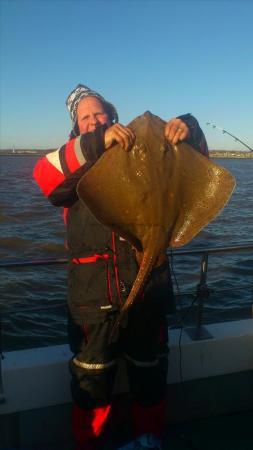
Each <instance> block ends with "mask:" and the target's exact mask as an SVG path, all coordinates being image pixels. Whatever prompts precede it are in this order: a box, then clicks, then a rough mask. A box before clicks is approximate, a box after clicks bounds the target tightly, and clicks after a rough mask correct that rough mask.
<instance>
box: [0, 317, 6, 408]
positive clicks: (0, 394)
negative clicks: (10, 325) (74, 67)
mask: <svg viewBox="0 0 253 450" xmlns="http://www.w3.org/2000/svg"><path fill="white" fill-rule="evenodd" d="M2 359H3V353H2V317H1V313H0V405H1V404H2V403H4V402H5V397H4V385H3V376H2Z"/></svg>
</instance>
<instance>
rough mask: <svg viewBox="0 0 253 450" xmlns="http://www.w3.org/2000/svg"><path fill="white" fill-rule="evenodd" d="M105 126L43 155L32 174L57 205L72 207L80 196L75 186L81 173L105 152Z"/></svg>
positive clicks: (51, 200)
mask: <svg viewBox="0 0 253 450" xmlns="http://www.w3.org/2000/svg"><path fill="white" fill-rule="evenodd" d="M104 132H105V128H104V127H99V128H98V129H97V130H96V131H95V132H94V133H86V134H84V135H81V136H78V137H76V138H74V139H71V140H70V141H68V142H67V143H66V144H65V145H63V146H62V147H60V148H59V149H58V150H56V151H54V152H52V153H48V154H47V155H46V156H44V157H43V158H41V159H40V160H39V161H38V162H37V164H36V166H35V168H34V171H33V176H34V178H35V180H36V182H37V183H38V185H39V186H40V188H41V190H42V191H43V193H44V194H45V196H46V197H48V199H49V200H50V202H51V203H52V204H53V205H54V206H64V207H69V206H71V205H73V204H74V203H75V202H76V201H77V199H78V197H77V193H76V186H77V183H78V181H79V180H80V178H81V177H82V175H83V174H84V173H85V172H86V171H87V170H88V169H89V168H90V167H91V166H92V165H93V164H94V163H95V162H96V161H97V160H98V158H99V157H100V156H101V155H102V153H103V152H104V150H105V148H104Z"/></svg>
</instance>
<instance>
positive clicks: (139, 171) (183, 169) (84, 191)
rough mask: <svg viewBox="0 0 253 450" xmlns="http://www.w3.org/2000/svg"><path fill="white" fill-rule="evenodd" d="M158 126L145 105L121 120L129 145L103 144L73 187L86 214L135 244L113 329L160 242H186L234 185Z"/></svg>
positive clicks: (158, 253)
mask: <svg viewBox="0 0 253 450" xmlns="http://www.w3.org/2000/svg"><path fill="white" fill-rule="evenodd" d="M165 127H167V125H166V123H165V122H164V121H163V120H161V119H160V118H159V117H157V116H154V115H153V114H151V113H150V112H146V113H144V114H143V115H142V116H139V117H137V118H136V119H135V120H133V121H132V122H131V123H130V124H129V125H128V128H129V129H130V130H132V132H133V133H134V135H135V137H136V138H135V143H134V144H133V147H132V149H131V151H128V152H126V151H124V150H123V149H122V148H121V147H120V146H119V145H115V146H114V147H112V148H111V149H109V150H107V151H106V152H105V153H104V154H103V155H102V156H101V157H100V159H99V160H98V161H97V162H96V163H95V165H94V166H93V167H92V168H91V169H90V170H89V171H88V172H87V173H86V174H85V175H84V176H83V177H82V178H81V180H80V181H79V183H78V187H77V193H78V196H79V198H80V199H81V200H82V201H83V202H84V203H85V204H86V205H87V206H88V208H89V209H90V211H91V212H92V214H93V215H94V216H95V217H96V218H97V219H98V220H99V221H100V222H101V223H102V224H104V225H106V226H108V227H109V228H111V229H112V230H114V231H115V232H116V233H118V234H119V235H120V236H122V237H123V238H125V239H126V240H128V241H129V242H130V243H131V244H132V245H133V246H134V248H135V251H136V257H137V261H138V263H139V272H138V274H137V277H136V280H135V282H134V284H133V287H132V290H131V292H130V294H129V296H128V299H127V301H126V303H125V304H124V306H123V308H122V311H121V314H120V316H119V320H118V322H117V324H116V327H115V330H116V328H117V326H118V325H119V324H120V323H121V322H122V319H123V316H124V315H125V313H126V312H127V310H128V308H129V307H130V306H131V305H132V303H133V302H134V301H135V299H136V298H137V297H138V294H140V292H141V290H142V289H143V286H144V283H145V282H146V280H147V277H148V275H149V273H150V271H151V270H152V268H153V267H154V266H156V265H159V264H161V262H162V261H163V260H164V259H165V258H166V249H167V247H181V246H183V245H185V244H187V243H188V242H189V241H191V239H193V238H194V237H195V236H196V235H197V234H198V233H199V231H200V230H201V229H202V228H203V227H204V226H205V225H207V224H208V223H209V222H210V221H211V220H212V219H214V218H215V217H216V215H217V214H218V213H219V212H220V211H221V209H222V208H223V207H224V205H225V204H226V203H227V201H228V199H229V198H230V195H231V193H232V191H233V189H234V186H235V180H234V178H233V177H232V175H231V174H230V173H229V172H228V171H227V170H226V169H224V168H222V167H220V166H218V165H217V164H214V163H213V162H211V161H210V160H209V159H207V158H205V157H204V156H202V155H201V154H200V153H198V152H196V151H195V150H194V149H193V148H192V147H190V146H189V145H188V144H186V143H184V142H178V143H177V145H173V144H172V143H169V141H168V140H167V139H166V138H165ZM166 129H167V128H166ZM108 173H109V174H110V176H108Z"/></svg>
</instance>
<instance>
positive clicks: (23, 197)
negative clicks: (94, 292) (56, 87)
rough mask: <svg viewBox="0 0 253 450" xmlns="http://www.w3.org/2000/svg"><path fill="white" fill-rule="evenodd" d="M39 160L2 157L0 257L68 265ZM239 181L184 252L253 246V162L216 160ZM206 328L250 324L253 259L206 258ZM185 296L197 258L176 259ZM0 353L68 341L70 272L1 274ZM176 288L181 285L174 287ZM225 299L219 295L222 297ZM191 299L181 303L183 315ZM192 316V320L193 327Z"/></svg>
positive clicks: (192, 286) (194, 278)
mask: <svg viewBox="0 0 253 450" xmlns="http://www.w3.org/2000/svg"><path fill="white" fill-rule="evenodd" d="M37 159H38V157H36V156H0V167H1V169H0V170H1V181H0V183H1V185H0V195H1V196H0V224H1V234H0V257H1V263H4V262H10V261H14V260H16V259H19V260H21V259H25V260H27V259H41V258H52V257H65V256H66V252H65V249H64V238H65V237H64V225H63V220H62V210H61V209H58V208H55V207H53V206H51V205H50V204H49V203H48V201H47V200H46V199H45V198H44V197H43V195H42V194H41V192H40V190H39V188H38V187H37V185H36V184H35V182H34V181H33V179H32V175H31V174H32V169H33V166H34V165H35V162H36V161H37ZM216 162H217V163H218V164H220V165H222V166H224V167H226V168H228V169H229V170H230V171H231V172H232V173H233V175H234V176H235V178H236V180H237V187H236V189H235V191H234V193H233V196H232V198H231V200H230V202H229V203H228V205H227V206H226V207H225V208H224V210H223V211H222V213H221V214H220V215H219V216H218V218H217V219H216V220H215V221H213V222H212V223H210V224H209V225H208V226H207V227H206V228H205V229H204V230H203V231H202V232H201V233H200V234H199V236H198V237H197V238H195V239H194V240H193V241H192V242H191V244H189V245H188V246H187V247H186V248H189V249H191V248H196V247H213V246H219V245H222V246H229V245H231V246H232V245H236V244H246V243H251V244H253V236H252V235H253V159H219V160H217V161H216ZM208 267H209V270H208V280H207V281H208V286H209V288H210V291H211V293H210V296H209V298H208V299H206V300H205V310H204V321H205V322H206V323H207V322H216V321H226V320H229V319H235V320H236V319H238V318H245V317H250V316H251V305H252V303H253V286H252V285H253V254H252V252H249V251H248V252H243V253H233V254H232V253H227V254H226V253H222V254H219V255H217V254H216V255H213V256H210V258H209V266H208ZM173 269H174V273H175V276H176V279H177V284H178V286H179V290H180V292H181V293H182V292H184V293H191V292H193V293H194V292H195V290H196V285H197V283H198V281H199V271H200V256H194V257H193V256H187V257H186V256H174V257H173ZM0 277H1V283H0V312H1V317H2V345H3V348H4V349H5V350H7V349H17V348H25V347H33V346H43V345H50V344H57V343H63V342H65V341H66V306H65V300H66V266H63V265H59V266H46V267H42V266H35V267H27V268H11V269H3V268H2V269H0ZM175 286H176V284H175ZM221 291H222V292H221ZM193 298H194V295H193V294H190V295H185V294H184V295H181V296H180V297H179V298H178V308H179V310H180V308H182V310H183V312H185V311H186V310H187V307H188V306H189V305H190V304H191V302H192V300H193ZM194 315H195V309H194V307H193V309H192V310H191V313H190V314H189V315H188V323H191V321H193V320H194V317H195V316H194Z"/></svg>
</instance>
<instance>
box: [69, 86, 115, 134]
mask: <svg viewBox="0 0 253 450" xmlns="http://www.w3.org/2000/svg"><path fill="white" fill-rule="evenodd" d="M86 97H96V98H98V99H99V100H100V101H101V102H102V103H103V104H104V106H105V109H106V112H108V115H109V117H110V120H111V121H114V122H118V113H117V110H116V108H115V106H113V105H112V104H111V103H109V102H107V101H106V100H105V99H104V97H102V95H100V94H98V92H95V91H93V90H92V89H90V88H89V87H88V86H84V85H83V84H78V85H77V87H76V88H75V89H74V90H73V91H72V92H71V93H70V94H69V96H68V98H67V100H66V105H67V108H68V110H69V113H70V117H71V120H72V122H73V126H74V125H75V124H76V119H77V107H78V105H79V103H80V101H81V100H82V99H83V98H86Z"/></svg>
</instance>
